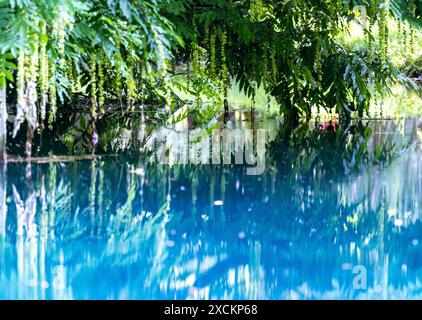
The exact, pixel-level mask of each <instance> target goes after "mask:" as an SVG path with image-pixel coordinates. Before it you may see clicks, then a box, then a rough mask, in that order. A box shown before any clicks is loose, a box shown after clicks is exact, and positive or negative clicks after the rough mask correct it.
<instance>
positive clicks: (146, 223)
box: [0, 121, 422, 299]
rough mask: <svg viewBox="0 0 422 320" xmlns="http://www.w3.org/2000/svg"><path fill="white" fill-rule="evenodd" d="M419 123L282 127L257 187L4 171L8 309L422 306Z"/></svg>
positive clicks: (114, 169) (106, 163)
mask: <svg viewBox="0 0 422 320" xmlns="http://www.w3.org/2000/svg"><path fill="white" fill-rule="evenodd" d="M419 123H420V122H417V121H410V122H403V123H399V124H397V123H394V124H391V123H384V122H383V123H375V124H374V123H370V124H366V125H363V126H352V127H348V128H344V127H342V126H341V125H340V126H339V127H338V128H337V130H335V131H334V130H331V131H326V130H325V126H320V127H318V125H313V126H312V128H311V127H309V126H305V127H297V128H294V129H291V130H290V131H289V132H284V131H283V126H282V125H279V124H277V125H276V126H274V127H273V129H272V130H273V132H271V133H270V136H271V139H270V140H271V141H269V142H268V144H267V149H266V163H265V171H264V172H263V173H262V174H261V175H247V174H246V173H245V166H241V165H194V164H186V165H177V164H175V165H172V166H170V165H166V164H159V163H154V162H151V161H146V160H145V157H137V156H134V154H133V153H130V154H128V153H125V154H123V155H120V156H104V157H101V158H96V159H94V160H78V161H70V162H69V161H64V160H63V161H44V162H47V163H39V162H33V163H31V164H29V165H28V164H26V163H19V162H16V163H15V162H10V163H9V164H8V165H7V166H5V170H6V171H3V172H2V173H1V174H0V299H366V298H373V299H395V298H411V299H412V298H422V286H421V281H422V220H421V218H422V202H421V200H422V161H421V159H422V150H421V147H420V143H419V142H418V139H420V137H421V130H420V128H418V125H419ZM419 126H420V125H419ZM368 128H369V129H368ZM399 144H401V145H399Z"/></svg>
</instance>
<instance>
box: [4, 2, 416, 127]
mask: <svg viewBox="0 0 422 320" xmlns="http://www.w3.org/2000/svg"><path fill="white" fill-rule="evenodd" d="M356 6H363V7H365V8H366V15H365V16H362V13H361V12H360V11H357V10H356ZM421 9H422V8H421V2H420V1H418V0H411V1H404V0H376V1H369V0H334V1H311V0H300V1H299V0H295V1H293V0H287V1H272V0H239V1H228V0H142V1H140V0H119V1H109V0H89V1H82V0H63V1H58V0H35V1H29V0H19V1H18V0H0V43H1V46H0V87H2V86H4V85H6V83H10V84H11V83H12V82H16V84H15V86H14V90H15V92H13V94H16V96H17V98H16V106H17V113H18V117H17V118H18V120H17V122H16V125H15V133H16V132H17V130H18V129H19V125H20V123H21V121H23V120H26V121H27V122H28V123H29V124H30V128H31V129H32V130H34V129H36V128H37V127H41V128H44V122H45V121H46V120H47V119H48V122H49V125H50V127H53V124H54V122H55V121H57V119H58V117H57V116H56V113H57V112H60V111H61V110H62V109H63V108H69V109H72V108H73V105H74V104H78V103H79V104H84V106H85V107H87V110H86V111H89V112H90V114H91V115H92V116H93V117H94V122H95V121H96V120H97V118H98V117H102V116H104V113H105V112H106V111H107V109H108V108H109V107H110V106H113V105H116V104H117V105H120V106H121V108H122V109H123V110H124V109H125V105H126V109H127V110H129V111H137V109H139V108H140V107H141V105H143V104H145V103H150V104H153V105H155V106H157V108H156V109H157V111H158V109H160V108H161V107H163V106H164V107H165V110H166V111H165V112H164V113H162V115H164V116H167V117H170V116H171V112H173V111H174V110H175V109H176V108H178V107H180V106H181V103H180V98H179V97H177V93H176V92H175V88H178V89H182V91H184V92H185V93H189V94H191V95H193V96H194V97H195V98H194V100H195V103H194V109H195V110H196V111H197V112H198V113H201V112H202V113H203V114H202V115H201V114H200V115H199V116H198V119H200V120H199V123H203V121H204V119H208V117H209V115H211V114H216V113H217V112H218V110H219V109H220V107H221V103H222V101H223V98H227V96H228V91H229V87H230V85H231V83H232V82H233V81H234V82H235V83H236V84H237V85H238V87H239V88H240V90H241V91H243V92H244V93H246V94H247V95H248V96H249V97H250V98H252V100H253V101H255V96H256V94H257V90H258V88H264V90H265V93H266V94H267V95H269V96H272V97H273V98H275V99H276V101H277V103H278V104H279V106H280V113H284V114H285V115H286V116H288V117H290V116H292V117H293V118H297V117H298V116H299V115H303V116H306V117H310V116H311V111H312V109H313V108H315V107H317V108H318V110H319V109H320V108H324V109H326V110H332V109H334V110H336V112H338V113H340V114H342V115H346V116H349V115H350V114H351V112H353V111H356V112H357V113H358V114H360V115H363V114H364V113H365V112H368V108H369V105H370V101H371V99H372V98H373V97H374V96H375V95H381V94H385V93H386V92H387V93H388V91H389V89H388V88H389V87H390V86H391V84H393V83H396V82H400V83H402V84H404V85H406V86H412V85H413V84H412V83H411V82H410V81H409V80H408V79H406V77H405V76H404V75H402V74H401V73H400V71H399V70H398V69H397V68H396V66H395V65H394V64H393V63H392V62H391V61H390V59H389V50H390V42H391V33H390V27H389V24H388V21H389V19H391V17H393V18H394V19H397V20H398V21H400V24H401V27H400V28H401V30H402V32H403V39H402V42H403V44H402V45H403V47H404V50H405V52H410V53H415V43H416V40H417V39H416V38H415V34H416V33H415V28H420V26H421V25H422V24H421V12H422V10H421ZM357 18H359V19H360V18H362V19H363V20H364V21H365V23H366V24H367V26H366V27H365V34H366V39H367V47H366V48H359V49H355V48H350V47H347V46H345V45H342V44H340V43H338V41H337V40H338V39H337V37H338V35H339V33H340V32H345V31H347V30H348V28H349V23H350V21H352V20H355V19H357ZM375 28H377V29H378V38H377V39H375V37H374V34H376V33H374V30H375ZM186 65H189V66H190V68H185V67H183V66H186ZM15 66H17V72H16V73H14V70H15V69H16V67H15ZM176 69H181V70H182V71H181V72H182V73H187V74H188V79H189V83H188V84H187V85H182V84H180V83H178V80H177V79H176V77H175V76H174V75H175V74H177V72H176ZM9 93H10V90H9V91H8V94H9ZM205 100H206V101H205ZM81 101H82V103H80V102H81ZM86 101H88V102H86ZM84 102H86V103H84ZM253 104H254V103H253ZM210 106H211V107H210ZM210 108H213V110H210ZM34 110H35V111H34ZM47 114H48V116H47Z"/></svg>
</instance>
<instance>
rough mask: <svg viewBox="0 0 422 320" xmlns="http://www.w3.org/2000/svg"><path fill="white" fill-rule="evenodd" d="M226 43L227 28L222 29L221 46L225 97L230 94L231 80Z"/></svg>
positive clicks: (222, 79) (222, 80)
mask: <svg viewBox="0 0 422 320" xmlns="http://www.w3.org/2000/svg"><path fill="white" fill-rule="evenodd" d="M226 44H227V32H226V30H222V31H221V39H220V46H221V82H222V89H223V94H224V98H227V96H228V90H229V85H230V80H229V71H228V69H227V59H226Z"/></svg>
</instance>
